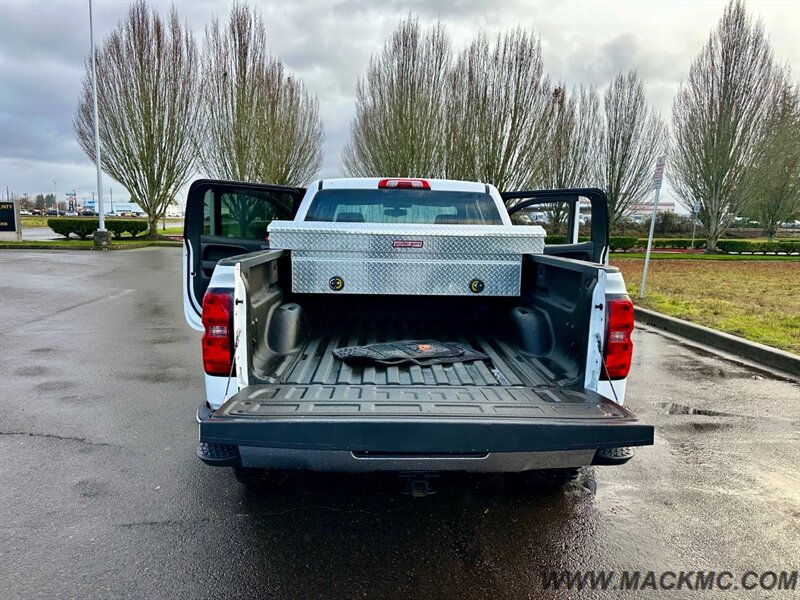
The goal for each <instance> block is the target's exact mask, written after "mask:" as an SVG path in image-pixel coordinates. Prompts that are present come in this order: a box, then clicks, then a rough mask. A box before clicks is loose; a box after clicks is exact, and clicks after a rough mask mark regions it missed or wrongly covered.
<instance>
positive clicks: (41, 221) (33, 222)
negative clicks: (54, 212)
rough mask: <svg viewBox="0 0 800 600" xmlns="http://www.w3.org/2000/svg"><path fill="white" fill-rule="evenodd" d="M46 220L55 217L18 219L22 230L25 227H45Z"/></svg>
mask: <svg viewBox="0 0 800 600" xmlns="http://www.w3.org/2000/svg"><path fill="white" fill-rule="evenodd" d="M47 219H55V217H44V216H42V217H20V221H22V229H25V228H26V227H28V228H30V227H47Z"/></svg>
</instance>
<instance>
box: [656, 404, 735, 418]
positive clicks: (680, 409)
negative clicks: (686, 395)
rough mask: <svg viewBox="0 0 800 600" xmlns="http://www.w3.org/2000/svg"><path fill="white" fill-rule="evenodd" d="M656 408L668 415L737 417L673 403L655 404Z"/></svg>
mask: <svg viewBox="0 0 800 600" xmlns="http://www.w3.org/2000/svg"><path fill="white" fill-rule="evenodd" d="M656 406H658V407H659V408H663V409H664V410H665V412H666V413H667V414H668V415H703V416H706V417H738V416H739V415H734V414H732V413H726V412H719V411H716V410H708V409H706V408H693V407H691V406H686V405H685V404H676V403H675V402H656Z"/></svg>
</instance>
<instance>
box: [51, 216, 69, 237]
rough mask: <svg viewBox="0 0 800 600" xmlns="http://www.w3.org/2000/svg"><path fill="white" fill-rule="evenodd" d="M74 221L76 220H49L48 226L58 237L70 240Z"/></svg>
mask: <svg viewBox="0 0 800 600" xmlns="http://www.w3.org/2000/svg"><path fill="white" fill-rule="evenodd" d="M72 221H74V219H47V226H48V227H49V228H50V229H52V230H53V231H55V232H56V233H57V234H58V235H63V236H64V237H65V238H68V237H69V234H70V233H72V224H71V222H72Z"/></svg>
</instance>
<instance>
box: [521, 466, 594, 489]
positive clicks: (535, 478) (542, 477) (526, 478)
mask: <svg viewBox="0 0 800 600" xmlns="http://www.w3.org/2000/svg"><path fill="white" fill-rule="evenodd" d="M579 473H580V467H568V468H563V469H537V470H535V471H523V472H522V473H520V474H519V478H520V480H521V481H522V484H523V485H524V486H525V487H526V488H531V489H539V490H546V489H558V488H561V487H564V486H565V485H567V484H568V483H571V482H573V481H575V479H576V478H577V477H578V474H579Z"/></svg>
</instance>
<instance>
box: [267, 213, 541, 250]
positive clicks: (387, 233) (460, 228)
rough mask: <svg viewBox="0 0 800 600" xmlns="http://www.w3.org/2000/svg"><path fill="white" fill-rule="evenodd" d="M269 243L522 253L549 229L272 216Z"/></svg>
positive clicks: (299, 246)
mask: <svg viewBox="0 0 800 600" xmlns="http://www.w3.org/2000/svg"><path fill="white" fill-rule="evenodd" d="M267 231H268V232H269V242H270V247H271V248H283V249H285V250H301V251H321V252H337V253H339V252H345V253H365V254H367V253H368V254H371V255H374V254H384V253H386V254H390V255H392V256H393V257H395V256H396V257H399V256H403V255H411V256H420V255H428V256H431V255H435V256H440V257H442V258H444V257H447V256H452V255H460V256H482V255H494V256H497V255H505V256H509V255H517V256H520V255H523V254H539V253H541V252H543V250H544V238H545V236H546V235H547V234H546V233H545V231H544V229H543V228H542V227H540V226H538V225H517V226H514V225H442V224H436V225H428V224H395V223H335V222H334V223H331V222H319V221H300V222H296V221H272V222H271V223H270V224H269V227H268V229H267Z"/></svg>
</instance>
